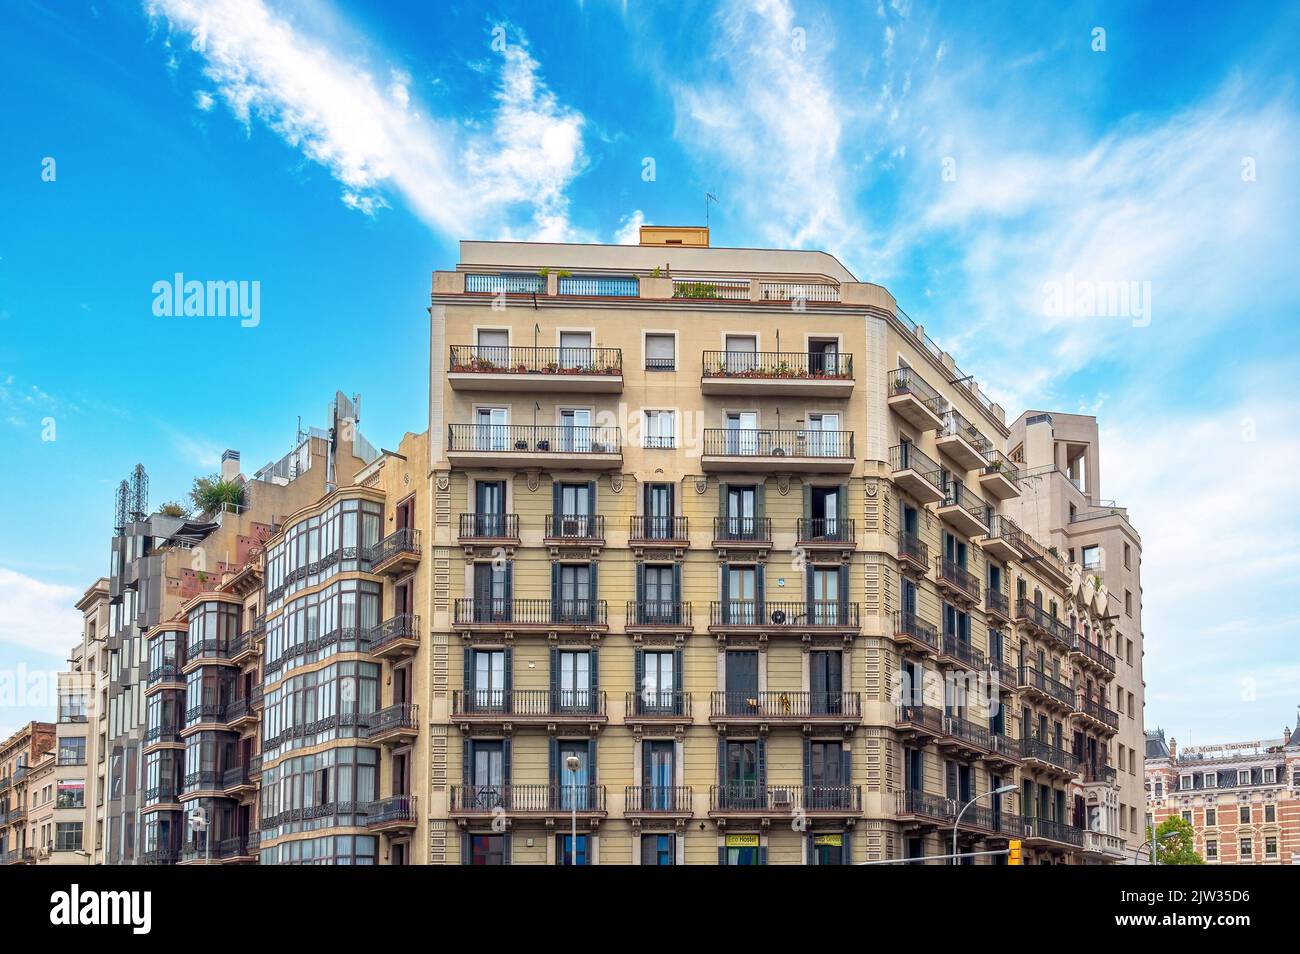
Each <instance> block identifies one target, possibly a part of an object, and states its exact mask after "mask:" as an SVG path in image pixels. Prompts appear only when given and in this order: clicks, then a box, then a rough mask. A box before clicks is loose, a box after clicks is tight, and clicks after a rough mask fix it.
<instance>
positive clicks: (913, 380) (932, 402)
mask: <svg viewBox="0 0 1300 954" xmlns="http://www.w3.org/2000/svg"><path fill="white" fill-rule="evenodd" d="M900 394H910V395H912V397H914V398H916V399H917V400H918V401H920V402H921V403H922V404H923V405H925V407H926V408H927V409H929V411H930V413H932V414H933V415H934V416H935V417H940V416H941V415H942V414H943V410H944V406H945V405H946V404H947V403H948V402H947V401H945V400H944V399H943V396H942V395H941V394H939V392H938V391H936V390H935V389H934V388H932V387H930V385H929V384H928V383H927V382H926V380H925V379H924V378H922V377H921V376H920V375H919V374H917V373H916V371H915V370H913V369H912V368H898V369H896V370H894V371H890V372H889V396H890V397H895V396H897V395H900Z"/></svg>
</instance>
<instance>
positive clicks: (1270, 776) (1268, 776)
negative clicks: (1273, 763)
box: [1264, 768, 1277, 785]
mask: <svg viewBox="0 0 1300 954" xmlns="http://www.w3.org/2000/svg"><path fill="white" fill-rule="evenodd" d="M1276 778H1277V769H1271V768H1266V769H1264V784H1265V785H1272V784H1273V782H1274V781H1275V780H1276Z"/></svg>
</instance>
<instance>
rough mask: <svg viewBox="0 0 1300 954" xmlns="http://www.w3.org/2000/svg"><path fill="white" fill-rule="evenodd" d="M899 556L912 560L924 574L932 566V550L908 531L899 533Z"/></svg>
mask: <svg viewBox="0 0 1300 954" xmlns="http://www.w3.org/2000/svg"><path fill="white" fill-rule="evenodd" d="M898 556H899V558H900V559H908V560H911V561H912V563H913V564H914V565H915V566H917V567H919V568H921V571H922V572H924V571H925V568H926V567H928V566H929V565H930V548H929V547H928V546H926V545H925V542H924V541H923V540H922V539H921V538H920V537H918V536H917V535H916V534H914V533H908V532H907V531H906V530H899V531H898Z"/></svg>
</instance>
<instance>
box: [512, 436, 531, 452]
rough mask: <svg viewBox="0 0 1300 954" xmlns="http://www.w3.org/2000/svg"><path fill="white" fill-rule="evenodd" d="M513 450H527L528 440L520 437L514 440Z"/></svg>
mask: <svg viewBox="0 0 1300 954" xmlns="http://www.w3.org/2000/svg"><path fill="white" fill-rule="evenodd" d="M515 450H520V451H522V450H528V442H527V441H526V440H524V439H523V438H522V437H521V438H519V440H517V441H515Z"/></svg>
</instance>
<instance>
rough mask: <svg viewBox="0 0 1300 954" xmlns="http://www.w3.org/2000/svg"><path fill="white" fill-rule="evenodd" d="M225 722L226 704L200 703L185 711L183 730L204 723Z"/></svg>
mask: <svg viewBox="0 0 1300 954" xmlns="http://www.w3.org/2000/svg"><path fill="white" fill-rule="evenodd" d="M225 721H226V704H225V703H224V702H202V703H199V704H198V705H195V706H190V707H189V708H188V709H186V710H185V728H187V729H188V728H190V727H192V726H196V725H200V724H202V723H205V722H220V723H222V724H224V723H225Z"/></svg>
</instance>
